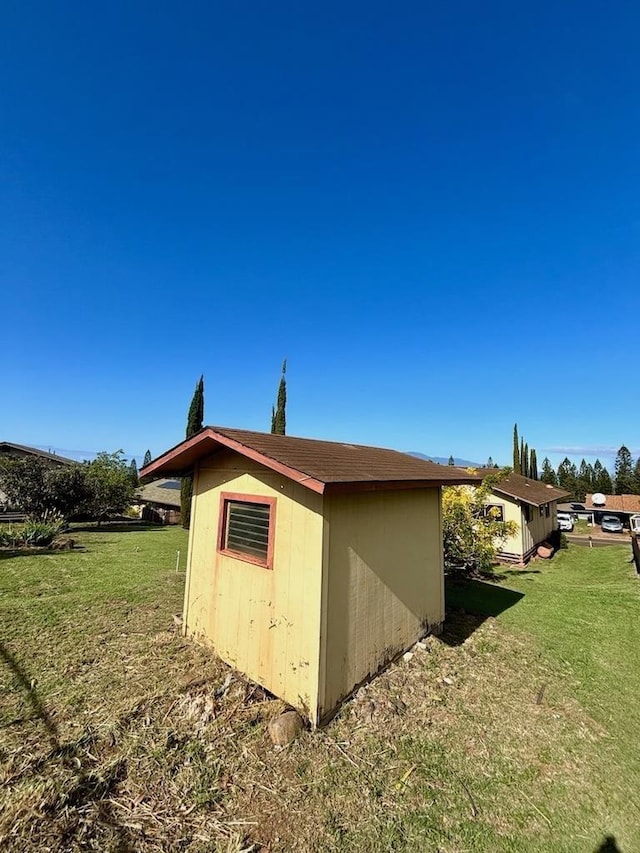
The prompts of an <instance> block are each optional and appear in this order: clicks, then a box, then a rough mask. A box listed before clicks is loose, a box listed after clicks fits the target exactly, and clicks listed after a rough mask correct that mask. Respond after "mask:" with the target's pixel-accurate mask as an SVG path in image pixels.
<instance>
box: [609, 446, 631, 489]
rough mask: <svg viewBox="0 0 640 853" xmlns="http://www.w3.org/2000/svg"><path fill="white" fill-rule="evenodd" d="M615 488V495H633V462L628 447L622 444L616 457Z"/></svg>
mask: <svg viewBox="0 0 640 853" xmlns="http://www.w3.org/2000/svg"><path fill="white" fill-rule="evenodd" d="M614 471H615V478H616V479H615V486H616V495H630V494H633V488H634V485H635V483H634V476H633V460H632V458H631V453H630V451H629V448H628V447H625V445H624V444H623V445H622V447H621V448H620V450H618V453H617V455H616V463H615V468H614Z"/></svg>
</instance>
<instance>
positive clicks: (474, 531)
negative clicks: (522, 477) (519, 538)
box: [442, 468, 518, 574]
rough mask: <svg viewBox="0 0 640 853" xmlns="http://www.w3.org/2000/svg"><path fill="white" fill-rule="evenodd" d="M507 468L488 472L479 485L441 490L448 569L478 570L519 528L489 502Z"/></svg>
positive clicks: (485, 566)
mask: <svg viewBox="0 0 640 853" xmlns="http://www.w3.org/2000/svg"><path fill="white" fill-rule="evenodd" d="M508 473H509V469H508V468H503V469H499V470H498V471H496V473H495V474H489V475H488V476H487V477H485V478H484V480H483V482H482V484H481V485H480V486H479V487H477V488H470V487H469V486H447V487H446V488H444V489H443V490H442V535H443V547H444V562H445V568H447V569H457V570H459V569H462V570H464V571H465V572H467V573H469V574H477V573H479V572H484V571H487V570H488V569H490V568H491V567H492V566H493V565H494V564H495V562H496V556H497V553H498V550H499V549H500V547H501V546H502V544H503V543H504V541H505V540H506V539H507V538H508V537H509V536H512V535H513V534H514V533H516V532H517V530H518V525H517V524H516V523H515V522H514V521H501V520H500V518H499V516H498V513H497V511H496V510H495V509H490V508H489V507H488V506H487V503H488V501H489V499H490V495H491V490H492V489H493V487H494V486H495V485H496V484H497V483H499V482H500V480H503V479H504V477H505V476H507V474H508Z"/></svg>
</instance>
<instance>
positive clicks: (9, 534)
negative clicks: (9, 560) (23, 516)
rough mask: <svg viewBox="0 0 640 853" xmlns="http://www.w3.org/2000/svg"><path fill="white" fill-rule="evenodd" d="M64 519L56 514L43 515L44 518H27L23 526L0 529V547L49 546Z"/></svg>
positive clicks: (9, 526) (60, 528)
mask: <svg viewBox="0 0 640 853" xmlns="http://www.w3.org/2000/svg"><path fill="white" fill-rule="evenodd" d="M63 525H64V519H63V518H62V516H61V515H58V514H56V513H45V515H44V518H42V519H37V518H28V519H27V520H26V521H25V523H24V524H17V525H14V524H10V525H7V526H6V527H4V526H3V527H0V547H2V548H23V547H25V546H31V547H36V546H40V547H42V546H45V545H50V544H51V543H52V542H53V540H54V539H55V538H56V536H57V535H58V533H60V531H61V530H62V527H63Z"/></svg>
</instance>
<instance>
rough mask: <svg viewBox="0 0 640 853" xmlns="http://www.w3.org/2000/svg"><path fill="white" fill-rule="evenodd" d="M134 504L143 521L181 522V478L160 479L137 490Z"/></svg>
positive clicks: (155, 522)
mask: <svg viewBox="0 0 640 853" xmlns="http://www.w3.org/2000/svg"><path fill="white" fill-rule="evenodd" d="M134 506H137V507H138V508H139V510H140V517H141V518H142V519H143V521H150V522H152V523H153V524H180V480H176V479H160V480H154V481H153V482H152V483H147V484H146V485H144V486H142V487H141V488H139V489H138V490H137V491H136V497H135V500H134Z"/></svg>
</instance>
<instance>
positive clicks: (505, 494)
mask: <svg viewBox="0 0 640 853" xmlns="http://www.w3.org/2000/svg"><path fill="white" fill-rule="evenodd" d="M496 473H497V472H496V470H495V469H491V468H489V469H486V468H480V469H478V471H477V476H478V479H480V480H482V479H484V478H485V477H486V476H487V475H489V474H494V475H495V474H496ZM568 496H569V492H565V491H564V490H563V489H557V488H556V487H555V486H549V485H547V484H546V483H542V482H541V481H540V480H532V479H530V478H529V477H523V476H522V474H516V473H514V472H513V471H512V472H510V473H509V474H508V475H507V476H506V477H504V478H503V479H502V480H500V481H499V482H498V483H497V484H495V485H494V486H493V487H492V490H491V495H490V497H489V498H488V499H487V502H486V503H487V505H488V506H491V507H495V510H496V512H497V513H498V516H497V517H499V518H501V519H502V520H503V521H515V522H516V524H517V525H518V530H517V532H516V533H514V534H513V536H510V537H509V538H508V539H506V540H505V541H504V542H503V543H501V546H500V550H499V552H498V556H499V557H500V558H501V559H503V560H508V561H509V562H516V563H526V562H527V560H529V559H530V558H531V556H532V555H533V554H534V553H535V551H536V549H537V547H538V545H540V544H541V543H542V542H544V541H545V540H547V539H548V538H549V536H550V534H551V533H552V531H553V530H555V529H556V528H557V526H558V501H561V500H564V499H565V498H567V497H568Z"/></svg>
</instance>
